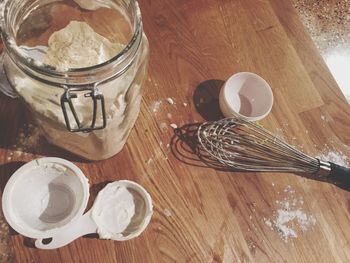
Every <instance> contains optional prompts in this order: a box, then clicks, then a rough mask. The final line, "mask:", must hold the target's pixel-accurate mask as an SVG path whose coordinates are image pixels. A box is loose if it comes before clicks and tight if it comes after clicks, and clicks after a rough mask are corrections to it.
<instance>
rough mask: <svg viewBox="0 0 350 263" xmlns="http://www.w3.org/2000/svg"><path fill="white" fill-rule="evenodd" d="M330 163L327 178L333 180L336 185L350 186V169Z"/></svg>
mask: <svg viewBox="0 0 350 263" xmlns="http://www.w3.org/2000/svg"><path fill="white" fill-rule="evenodd" d="M330 164H331V172H330V174H329V179H331V180H334V181H335V182H336V184H337V185H340V186H347V187H350V169H349V168H347V167H344V166H341V165H338V164H335V163H332V162H330Z"/></svg>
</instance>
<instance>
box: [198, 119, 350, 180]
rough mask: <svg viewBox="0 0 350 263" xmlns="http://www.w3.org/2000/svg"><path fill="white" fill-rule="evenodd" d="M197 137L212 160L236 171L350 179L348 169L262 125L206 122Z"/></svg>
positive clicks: (239, 121) (235, 121) (227, 120)
mask: <svg viewBox="0 0 350 263" xmlns="http://www.w3.org/2000/svg"><path fill="white" fill-rule="evenodd" d="M197 135H198V140H199V142H200V144H201V145H202V147H203V148H204V149H205V150H206V151H207V152H208V153H209V154H210V155H211V156H212V157H214V158H215V159H216V160H218V161H219V162H220V163H222V164H224V165H225V166H228V167H230V168H232V169H233V170H236V171H251V172H289V173H308V174H317V175H319V176H321V177H325V178H332V179H341V180H349V179H350V170H349V169H348V168H346V167H342V166H339V165H337V164H334V163H331V162H325V161H322V160H319V159H317V158H314V157H311V156H308V155H306V154H304V153H303V152H301V151H299V150H298V149H296V148H295V147H293V146H291V145H289V144H288V143H286V142H284V141H282V140H281V139H279V138H277V137H276V136H274V135H273V134H272V133H270V132H269V131H268V130H266V129H264V128H263V127H261V126H260V125H258V124H256V123H252V122H248V121H245V120H243V119H240V118H227V119H222V120H220V121H215V122H206V123H203V124H202V125H201V126H200V127H199V129H198V134H197ZM339 176H340V178H338V177H339Z"/></svg>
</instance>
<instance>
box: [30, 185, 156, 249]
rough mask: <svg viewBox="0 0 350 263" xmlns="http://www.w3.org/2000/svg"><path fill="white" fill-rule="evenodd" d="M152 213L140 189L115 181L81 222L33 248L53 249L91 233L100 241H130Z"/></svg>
mask: <svg viewBox="0 0 350 263" xmlns="http://www.w3.org/2000/svg"><path fill="white" fill-rule="evenodd" d="M152 213H153V205H152V199H151V197H150V195H149V194H148V193H147V191H146V190H145V189H144V188H143V187H142V186H140V185H139V184H137V183H135V182H131V181H127V180H123V181H116V182H113V183H109V184H108V185H107V186H105V187H104V188H103V189H102V190H101V191H100V192H99V193H98V195H97V198H96V200H95V202H94V204H93V206H92V208H91V209H90V210H89V211H88V212H86V213H85V214H84V215H83V216H82V217H81V218H79V219H78V220H76V221H75V222H73V223H71V224H68V225H67V226H65V227H64V228H62V229H60V231H59V232H58V233H56V234H55V235H54V236H52V238H51V241H50V242H48V243H47V242H44V239H38V240H36V242H35V246H36V247H37V248H40V249H56V248H60V247H63V246H65V245H67V244H69V243H71V242H72V241H74V240H75V239H77V238H79V237H81V236H84V235H87V234H91V233H98V234H99V237H100V238H102V239H112V240H117V241H125V240H129V239H132V238H134V237H137V236H139V235H140V234H141V233H142V232H143V231H144V230H145V228H146V227H147V225H148V224H149V222H150V220H151V217H152Z"/></svg>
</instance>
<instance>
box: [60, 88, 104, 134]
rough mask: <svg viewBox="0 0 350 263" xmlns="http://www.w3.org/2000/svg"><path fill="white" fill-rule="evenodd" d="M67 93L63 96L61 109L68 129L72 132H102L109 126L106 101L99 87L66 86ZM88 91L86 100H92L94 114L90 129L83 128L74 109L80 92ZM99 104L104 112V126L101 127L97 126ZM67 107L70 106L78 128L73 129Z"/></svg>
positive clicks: (85, 95)
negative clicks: (75, 100)
mask: <svg viewBox="0 0 350 263" xmlns="http://www.w3.org/2000/svg"><path fill="white" fill-rule="evenodd" d="M64 89H65V92H64V93H63V95H62V96H61V107H62V111H63V115H64V120H65V122H66V126H67V129H68V130H69V131H70V132H91V131H94V130H102V129H104V128H106V126H107V118H106V108H105V100H104V97H103V94H102V93H101V92H100V91H99V90H98V89H97V85H94V86H93V87H91V86H90V87H89V86H87V87H67V86H64ZM84 91H88V92H87V93H85V94H84V97H85V98H89V97H90V98H91V99H92V102H93V112H92V120H91V125H90V126H88V127H82V122H81V120H79V117H78V114H77V111H76V110H75V107H74V103H73V102H74V99H76V98H78V94H77V93H78V92H84ZM98 103H100V105H101V106H100V109H101V112H102V124H101V125H99V126H96V120H97V109H98ZM67 105H68V106H69V109H70V112H71V114H72V115H73V118H74V121H75V124H76V127H77V128H72V125H71V123H70V120H69V117H68V111H67Z"/></svg>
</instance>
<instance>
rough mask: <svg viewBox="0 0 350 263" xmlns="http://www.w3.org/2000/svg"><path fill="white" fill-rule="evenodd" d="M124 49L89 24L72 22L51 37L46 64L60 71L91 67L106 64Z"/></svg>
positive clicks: (45, 59)
mask: <svg viewBox="0 0 350 263" xmlns="http://www.w3.org/2000/svg"><path fill="white" fill-rule="evenodd" d="M123 48H124V45H122V44H119V43H112V42H110V41H109V40H108V39H107V38H105V37H103V36H101V35H99V34H97V33H96V32H95V31H94V30H93V29H92V28H91V27H90V26H89V25H88V24H87V23H85V22H79V21H71V22H70V23H69V24H68V25H67V26H66V27H65V28H64V29H62V30H59V31H57V32H55V33H54V34H52V35H51V37H50V39H49V49H48V51H47V54H46V56H45V58H44V63H45V64H48V65H51V66H54V67H56V69H58V70H60V71H65V70H68V69H69V68H82V67H90V66H95V65H98V64H101V63H103V62H106V61H107V60H109V59H111V58H112V57H114V56H115V55H116V54H118V53H119V52H120V51H122V50H123Z"/></svg>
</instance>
